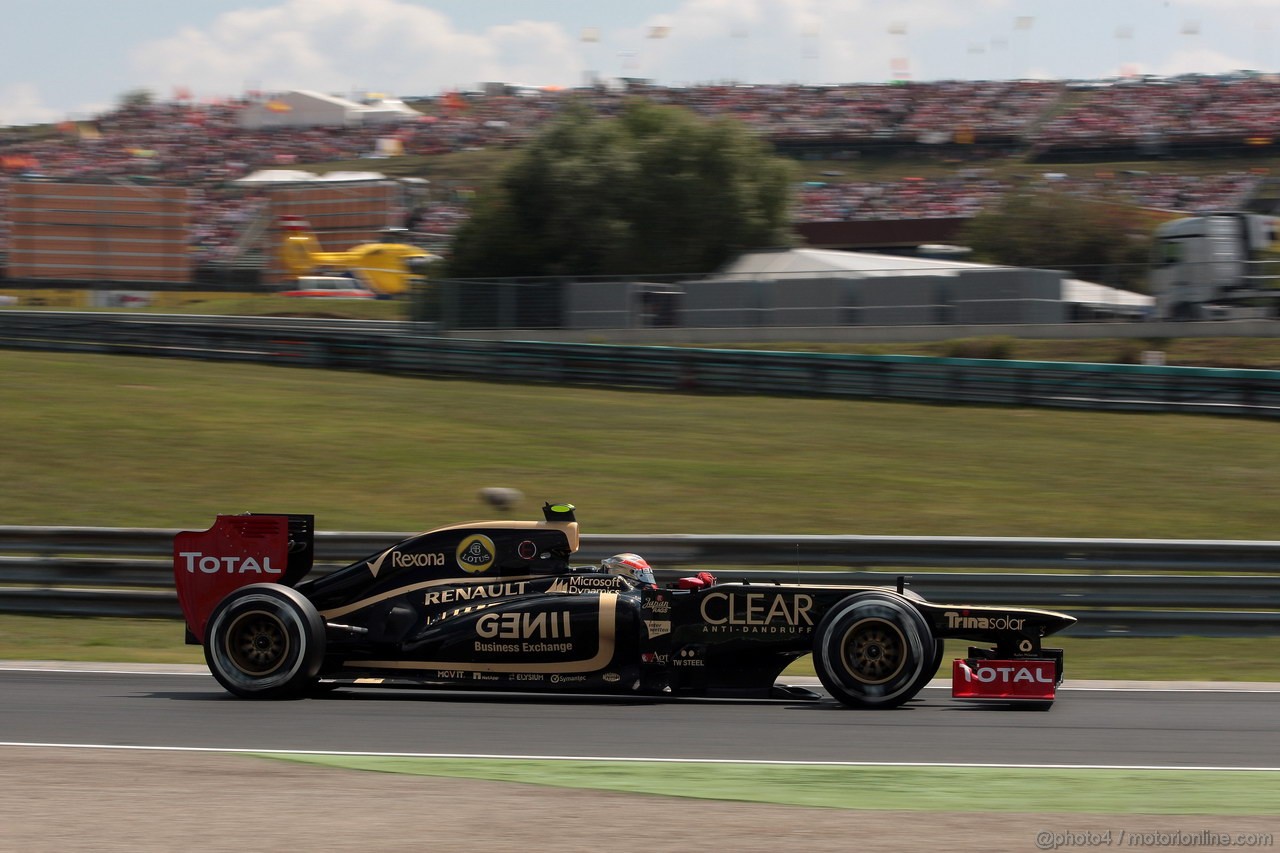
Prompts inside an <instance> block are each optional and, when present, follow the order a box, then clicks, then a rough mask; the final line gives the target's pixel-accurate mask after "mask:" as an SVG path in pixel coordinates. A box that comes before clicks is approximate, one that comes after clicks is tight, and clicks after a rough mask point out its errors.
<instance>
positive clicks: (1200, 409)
mask: <svg viewBox="0 0 1280 853" xmlns="http://www.w3.org/2000/svg"><path fill="white" fill-rule="evenodd" d="M434 332H435V330H434V328H433V327H431V326H430V325H425V326H424V325H419V324H415V323H394V322H360V321H328V322H317V321H301V322H289V321H285V320H281V319H278V318H256V319H253V320H249V319H241V320H232V319H229V318H213V317H204V318H195V319H192V318H173V317H162V316H155V315H137V314H123V315H106V314H77V313H61V312H32V311H2V312H0V347H6V348H10V349H30V350H44V351H58V352H89V353H104V354H119V355H147V356H164V357H176V358H194V359H204V360H213V361H242V362H253V363H258V364H271V365H284V366H295V367H314V368H328V369H347V370H362V371H370V372H377V373H387V374H395V375H403V376H415V377H423V378H454V379H476V380H485V381H492V380H495V379H496V380H501V381H509V382H519V383H522V384H536V383H550V384H556V385H581V386H599V387H607V388H633V389H641V390H653V391H666V392H670V391H678V392H685V393H698V394H756V395H769V396H798V397H828V398H844V399H875V400H901V401H914V402H938V403H963V404H996V405H1014V406H1047V407H1060V408H1072V409H1094V410H1108V411H1138V412H1177V413H1184V414H1187V413H1201V414H1218V415H1238V416H1249V417H1267V418H1275V417H1280V370H1228V369H1218V368H1197V367H1164V366H1156V365H1126V364H1073V363H1061V362H1035V361H1002V360H995V359H975V358H931V357H926V356H906V355H844V354H830V353H812V352H759V351H749V350H742V351H739V350H717V349H699V348H682V347H662V346H614V345H603V344H582V343H547V342H537V341H497V340H471V339H457V338H447V337H436V336H434Z"/></svg>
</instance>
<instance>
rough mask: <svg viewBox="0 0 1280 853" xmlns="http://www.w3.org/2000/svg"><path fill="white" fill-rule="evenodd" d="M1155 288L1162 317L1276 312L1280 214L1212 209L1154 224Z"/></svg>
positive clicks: (1279, 277)
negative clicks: (1268, 214)
mask: <svg viewBox="0 0 1280 853" xmlns="http://www.w3.org/2000/svg"><path fill="white" fill-rule="evenodd" d="M1152 251H1153V257H1152V265H1151V278H1150V281H1151V293H1152V295H1153V296H1155V298H1156V317H1157V318H1158V319H1161V320H1212V319H1231V318H1245V317H1274V316H1276V315H1277V310H1278V308H1280V217H1277V216H1264V215H1262V214H1257V213H1243V212H1230V213H1213V214H1209V215H1207V216H1193V217H1188V218H1186V219H1175V220H1172V221H1169V222H1166V223H1164V224H1163V225H1160V226H1159V227H1157V228H1156V232H1155V242H1154V245H1153V249H1152Z"/></svg>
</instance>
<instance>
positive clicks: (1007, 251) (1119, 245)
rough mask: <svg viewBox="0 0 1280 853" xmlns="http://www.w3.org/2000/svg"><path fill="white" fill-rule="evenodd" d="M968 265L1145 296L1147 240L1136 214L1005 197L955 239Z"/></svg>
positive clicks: (1033, 194) (1038, 195) (1056, 197)
mask: <svg viewBox="0 0 1280 853" xmlns="http://www.w3.org/2000/svg"><path fill="white" fill-rule="evenodd" d="M958 239H959V240H960V242H962V243H964V244H965V245H967V246H970V247H972V248H973V250H974V260H978V261H983V262H987V263H997V264H1008V265H1010V266H1027V267H1040V268H1049V269H1061V270H1066V271H1069V272H1071V273H1072V274H1073V275H1075V276H1076V277H1078V278H1083V279H1087V280H1090V281H1096V282H1099V283H1103V284H1109V285H1112V286H1115V287H1124V288H1128V289H1130V290H1138V291H1143V292H1145V291H1146V289H1147V288H1146V272H1147V259H1148V256H1149V254H1150V251H1151V244H1152V239H1153V238H1152V234H1151V229H1150V226H1149V225H1148V224H1147V223H1146V222H1144V220H1143V219H1142V217H1141V216H1140V215H1139V213H1138V211H1136V210H1129V209H1126V208H1124V207H1123V206H1121V205H1116V204H1110V203H1101V202H1094V201H1089V200H1087V199H1081V198H1077V197H1075V196H1071V195H1067V194H1066V193H1062V192H1054V191H1049V190H1024V191H1018V192H1014V193H1010V194H1009V195H1008V196H1006V197H1005V200H1004V202H1003V203H1002V204H1001V205H1000V207H999V208H997V209H994V210H990V211H984V212H982V213H980V214H978V215H977V216H975V217H973V218H972V219H970V220H969V222H968V223H966V224H965V226H964V228H962V229H961V231H960V234H959V235H958Z"/></svg>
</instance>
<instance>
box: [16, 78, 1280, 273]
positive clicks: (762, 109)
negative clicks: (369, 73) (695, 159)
mask: <svg viewBox="0 0 1280 853" xmlns="http://www.w3.org/2000/svg"><path fill="white" fill-rule="evenodd" d="M631 97H642V98H648V99H651V100H653V101H655V102H659V103H664V104H674V105H679V106H683V107H686V108H689V109H691V110H693V111H695V112H696V113H698V114H699V115H702V116H706V117H709V118H733V119H736V120H739V121H742V122H744V123H746V124H747V125H748V126H749V127H751V128H752V129H753V130H755V131H756V132H757V133H759V134H761V135H762V136H763V137H764V138H766V139H769V140H770V141H772V142H773V143H774V144H775V145H777V146H778V148H779V150H780V151H789V152H791V153H795V154H797V156H814V155H815V154H817V153H819V152H821V154H822V156H824V157H837V158H838V157H846V158H854V157H857V156H859V155H860V154H862V153H874V152H877V151H880V152H887V153H890V154H894V155H903V156H907V157H912V158H919V159H923V160H924V161H926V162H933V163H935V164H937V163H939V162H944V163H951V164H953V165H952V166H951V167H950V171H951V174H949V175H946V176H941V177H908V178H903V179H895V180H843V179H842V180H832V181H811V182H807V183H805V184H803V185H801V186H799V187H798V188H797V201H796V206H795V213H794V218H795V220H796V221H797V222H839V221H858V220H872V219H886V220H888V219H931V218H967V217H971V216H973V215H975V214H976V213H978V212H980V211H981V210H983V209H984V208H988V207H990V206H992V205H994V204H996V203H998V202H999V201H1000V199H1001V198H1002V197H1003V196H1004V195H1005V194H1006V193H1007V192H1009V191H1010V190H1011V189H1014V188H1016V187H1021V186H1043V187H1045V188H1047V189H1051V190H1055V191H1061V192H1068V193H1072V194H1077V195H1083V196H1089V197H1097V198H1103V199H1107V200H1112V201H1122V202H1125V203H1130V204H1134V205H1139V206H1143V207H1151V208H1159V209H1163V210H1171V211H1179V212H1186V213H1188V214H1194V213H1201V212H1204V211H1208V210H1215V209H1224V208H1237V207H1242V206H1243V205H1244V204H1245V202H1246V201H1247V199H1248V197H1249V195H1250V193H1251V192H1253V190H1254V189H1255V187H1256V186H1257V184H1258V183H1259V181H1260V180H1261V179H1262V178H1261V174H1259V173H1255V172H1252V171H1246V170H1240V169H1238V168H1237V169H1235V170H1232V171H1228V172H1224V173H1222V174H1217V175H1212V176H1196V175H1186V174H1175V173H1172V172H1168V173H1162V172H1159V171H1156V170H1155V169H1154V167H1153V170H1152V171H1149V172H1148V171H1141V172H1139V171H1132V170H1129V171H1120V172H1111V171H1106V170H1099V171H1097V172H1095V173H1094V174H1093V175H1092V176H1090V177H1085V178H1081V177H1068V176H1067V175H1065V174H1061V173H1053V172H1045V171H1043V170H1041V169H1039V168H1036V169H1035V170H1033V171H1034V174H1031V175H1026V176H1021V177H1019V178H1016V179H1010V178H995V177H992V176H991V175H990V174H989V173H988V171H987V170H984V169H982V168H978V167H979V166H981V162H978V161H981V160H982V158H984V157H991V156H996V157H1001V158H1007V157H1010V156H1016V157H1018V158H1021V160H1022V161H1035V160H1037V159H1039V160H1044V159H1046V158H1050V157H1052V156H1053V155H1055V154H1060V155H1063V156H1064V157H1065V158H1068V159H1070V158H1079V157H1083V156H1086V155H1088V154H1090V153H1091V152H1092V153H1095V154H1096V153H1104V154H1109V155H1116V156H1120V155H1123V156H1125V157H1130V156H1132V155H1134V154H1142V155H1147V156H1151V155H1154V154H1158V153H1168V152H1187V153H1195V152H1197V151H1200V150H1203V149H1206V148H1211V147H1213V146H1226V147H1233V146H1234V147H1237V148H1240V147H1244V148H1245V149H1253V150H1261V149H1263V148H1265V146H1266V145H1268V144H1270V142H1271V141H1272V140H1273V137H1274V136H1275V135H1276V134H1277V131H1278V130H1280V82H1277V81H1276V80H1274V79H1272V78H1270V77H1265V76H1260V75H1243V74H1236V75H1222V76H1216V77H1210V76H1193V77H1187V78H1179V79H1175V80H1145V79H1144V80H1136V81H1116V82H1112V83H1094V84H1090V87H1089V88H1078V87H1073V86H1070V85H1068V84H1065V83H1062V82H1049V81H1027V80H1019V81H996V82H991V81H987V82H963V81H942V82H933V83H907V84H883V85H875V84H867V85H842V86H798V85H796V86H744V85H700V86H689V87H659V86H653V85H648V84H644V83H634V82H633V83H629V84H627V85H625V86H619V87H604V86H601V87H596V88H592V89H579V90H571V91H549V90H548V91H544V90H537V89H520V90H519V91H515V90H511V89H509V88H507V87H502V86H490V87H487V88H486V90H485V91H484V92H470V93H458V92H451V93H446V94H443V95H440V96H437V97H431V98H421V99H412V100H411V103H413V105H414V106H415V107H416V108H417V109H419V110H420V111H421V115H419V116H416V117H413V116H410V117H406V119H405V120H404V121H403V122H401V123H399V124H396V125H394V126H388V125H386V124H378V125H374V126H365V125H353V126H347V125H343V126H334V127H290V128H274V129H272V128H266V129H257V130H249V129H244V128H242V127H241V126H240V125H239V124H238V122H237V116H238V114H239V113H240V111H242V110H243V109H245V107H246V106H248V105H250V104H254V103H261V102H262V98H263V96H260V95H259V96H254V97H252V98H245V99H239V100H232V101H226V102H220V103H207V104H195V103H190V102H174V103H134V104H131V105H127V106H123V107H121V108H120V109H117V110H115V111H112V112H109V113H105V114H103V115H100V116H97V117H96V118H94V119H93V120H92V121H83V122H64V123H62V124H60V125H58V126H57V127H56V128H44V129H36V130H34V131H33V129H30V128H23V129H19V128H9V129H2V130H0V252H3V251H4V249H5V247H6V245H7V233H8V228H7V216H6V211H7V202H6V193H5V187H6V185H7V184H8V182H9V181H10V180H12V179H14V178H15V177H28V178H29V177H33V176H35V177H44V178H48V179H50V180H56V181H76V182H109V181H130V182H139V181H141V182H147V181H151V182H156V183H165V184H180V185H184V186H188V187H191V188H192V189H193V190H194V191H195V192H196V199H197V201H196V207H197V210H196V211H195V215H194V217H193V221H194V225H193V228H192V233H191V248H192V252H193V253H194V255H195V257H196V259H197V260H198V261H199V262H202V263H217V262H219V261H222V260H228V259H230V257H231V256H232V255H233V254H234V253H235V252H236V251H237V242H238V240H239V237H240V235H241V233H242V231H243V229H244V228H245V227H246V223H249V222H251V221H252V220H253V219H254V217H255V214H256V211H258V210H259V209H260V207H261V205H262V204H263V201H264V199H263V195H262V192H261V190H260V189H255V188H253V187H251V186H248V187H246V186H245V185H242V184H237V183H234V182H235V181H236V180H237V179H239V178H242V177H244V176H245V175H248V174H249V173H251V172H253V171H255V170H258V169H268V168H289V167H291V166H294V165H296V164H306V163H325V162H335V161H350V160H356V159H360V158H366V157H372V156H376V155H377V154H378V152H379V151H380V150H383V149H384V148H385V145H384V143H385V141H386V140H387V138H388V137H390V138H392V139H393V140H394V141H395V143H396V145H395V147H396V150H397V151H401V152H403V154H405V155H410V156H424V155H439V154H447V153H451V152H457V151H461V150H465V149H475V148H491V147H495V146H498V147H509V146H513V145H516V144H519V143H520V142H521V141H523V140H526V139H528V138H530V137H531V136H533V135H534V134H536V133H537V132H538V130H539V129H540V127H542V126H543V125H545V124H546V122H548V121H549V120H551V119H552V118H553V117H555V116H556V115H557V114H558V113H559V112H560V110H562V109H563V108H564V106H565V105H566V104H567V103H568V102H569V101H570V100H571V99H577V100H583V101H585V102H586V103H587V104H588V105H589V106H590V107H591V108H592V109H594V110H596V111H597V112H599V113H602V114H606V115H609V114H616V113H617V112H618V111H619V110H621V109H622V106H623V104H624V103H625V101H626V99H627V98H631ZM839 177H842V176H839ZM468 208H469V198H468V193H467V192H466V191H465V190H463V191H451V192H435V193H433V195H432V197H431V198H430V199H429V200H428V201H427V202H426V203H424V204H422V205H420V206H418V207H416V208H415V209H414V210H413V211H412V212H411V213H410V215H409V220H408V222H407V223H406V224H407V225H408V226H409V227H410V229H411V230H412V231H413V232H414V233H415V234H416V235H418V239H420V240H421V241H422V242H424V243H425V244H428V245H430V246H431V248H433V250H436V251H442V250H447V245H448V242H449V238H450V235H451V234H452V233H453V232H454V231H455V230H456V229H457V227H458V226H459V225H460V224H461V223H462V222H464V221H465V220H466V218H467V216H468Z"/></svg>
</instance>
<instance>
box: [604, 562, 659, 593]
mask: <svg viewBox="0 0 1280 853" xmlns="http://www.w3.org/2000/svg"><path fill="white" fill-rule="evenodd" d="M600 571H602V572H607V573H608V574H611V575H622V576H623V577H628V578H632V579H633V580H636V581H639V582H640V583H642V584H648V585H649V586H657V585H658V582H657V581H655V580H654V578H653V569H651V568H650V567H649V563H648V561H647V560H645V558H644V557H641V556H640V555H639V554H614V555H613V556H612V557H606V558H605V559H604V560H602V561H601V562H600Z"/></svg>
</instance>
